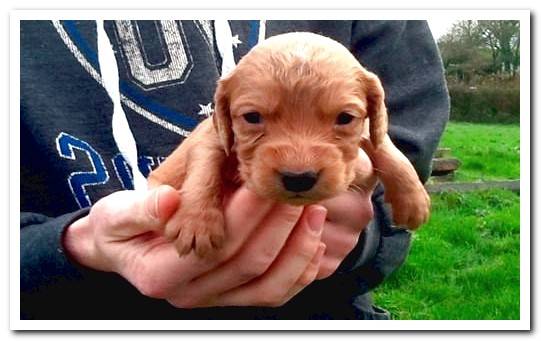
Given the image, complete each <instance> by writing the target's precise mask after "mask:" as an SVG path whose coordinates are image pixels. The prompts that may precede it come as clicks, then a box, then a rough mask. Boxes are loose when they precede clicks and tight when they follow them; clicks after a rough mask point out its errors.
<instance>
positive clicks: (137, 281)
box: [21, 20, 448, 319]
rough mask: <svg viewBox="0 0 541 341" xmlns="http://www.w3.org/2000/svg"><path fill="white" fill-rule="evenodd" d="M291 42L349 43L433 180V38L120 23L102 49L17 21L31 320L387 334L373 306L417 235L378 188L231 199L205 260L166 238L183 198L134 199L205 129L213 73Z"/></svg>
mask: <svg viewBox="0 0 541 341" xmlns="http://www.w3.org/2000/svg"><path fill="white" fill-rule="evenodd" d="M290 31H309V32H310V31H311V32H317V33H319V34H322V35H325V36H328V37H331V38H333V39H335V40H337V41H339V42H341V43H342V44H343V45H345V46H346V47H348V48H350V49H351V51H352V52H353V54H354V55H355V56H356V57H357V58H358V59H359V60H360V61H361V62H362V64H363V65H364V66H365V67H367V69H369V70H371V71H372V72H374V73H375V74H377V75H378V76H379V77H380V79H381V80H382V83H383V87H384V88H385V90H386V94H387V100H386V103H387V107H388V109H389V113H390V130H389V134H390V136H391V137H392V138H393V140H394V141H395V143H396V144H397V146H398V147H399V148H401V149H402V151H403V152H404V153H405V154H406V155H407V156H408V158H409V159H410V160H411V161H412V163H413V164H414V166H415V168H416V170H417V172H418V174H419V176H420V178H421V179H422V180H426V179H427V177H428V175H429V165H430V160H431V157H432V153H433V151H434V149H435V148H436V146H437V142H438V140H439V137H440V136H441V132H442V130H443V126H444V124H445V122H446V120H447V115H448V98H447V92H446V88H445V83H444V80H443V73H442V66H441V61H440V59H439V56H438V53H437V49H436V47H435V44H434V41H433V40H432V37H431V35H430V32H429V30H428V27H427V25H426V23H425V22H417V21H411V22H373V21H358V22H351V21H334V22H333V21H291V22H289V21H276V22H275V21H268V22H259V21H229V22H209V21H153V22H146V21H142V22H134V21H122V20H120V21H114V22H105V31H103V32H105V34H106V35H107V37H108V40H109V41H110V42H111V44H112V45H110V46H109V47H108V48H109V50H107V47H105V48H104V47H103V46H104V45H103V33H100V32H102V27H101V26H100V25H96V23H94V22H90V21H81V22H74V21H51V22H44V21H29V22H22V23H21V134H22V135H21V210H22V211H25V212H24V213H21V318H31V319H55V318H64V319H69V318H87V319H92V318H100V319H209V318H212V319H216V318H224V319H250V318H266V319H268V318H279V319H291V318H293V319H308V318H336V319H353V318H358V319H387V318H389V314H388V313H387V312H385V311H383V310H381V309H379V308H377V307H375V306H373V305H372V303H371V300H370V297H369V291H370V290H371V289H372V288H374V287H375V286H377V285H378V284H380V283H381V282H382V281H383V280H384V279H385V278H386V277H387V276H388V275H389V274H390V273H391V272H392V271H394V270H395V269H396V268H397V267H398V266H399V265H400V264H401V263H402V262H403V261H404V259H405V257H406V254H407V250H408V247H409V239H410V235H409V233H408V232H406V231H404V230H402V229H399V228H395V227H394V226H393V224H392V222H391V221H390V216H389V212H388V211H387V209H386V208H385V205H384V204H383V192H382V189H381V187H379V188H377V189H376V190H375V191H374V194H373V195H370V193H359V192H345V193H343V194H340V195H338V196H336V197H334V198H331V199H328V200H325V201H323V202H320V203H318V204H315V205H309V206H306V207H297V206H289V205H284V204H279V203H275V202H272V201H269V200H266V199H262V198H260V197H258V196H256V195H255V194H253V193H252V192H251V191H249V190H248V189H246V188H245V187H240V188H237V187H236V186H235V185H234V184H228V185H227V186H226V192H227V193H228V194H227V195H226V198H225V199H224V205H225V215H224V218H225V221H226V224H225V226H226V228H227V229H228V231H227V234H228V235H230V236H233V237H232V238H229V239H227V241H226V243H225V244H224V245H223V248H221V249H220V251H219V252H218V253H217V254H216V255H215V257H212V258H199V257H197V256H195V255H194V254H189V255H187V256H184V257H179V256H178V254H177V252H176V250H175V248H174V246H173V245H172V244H171V243H170V242H169V241H168V240H166V239H164V238H163V230H164V227H165V225H166V224H167V222H168V220H169V219H170V217H171V216H172V215H173V214H174V212H176V211H177V210H178V209H179V207H182V204H183V201H182V196H179V195H178V192H176V191H175V190H174V189H173V188H171V187H169V186H159V187H157V188H154V189H152V190H149V191H147V190H141V188H142V186H141V184H143V185H144V182H145V181H144V179H145V177H146V176H148V174H149V173H150V171H151V170H152V169H154V168H156V167H157V166H158V165H159V164H160V163H161V162H162V161H163V159H164V158H165V157H166V156H167V155H169V154H170V153H171V151H172V150H173V149H174V148H175V147H176V146H177V145H178V143H179V141H180V140H182V138H183V137H186V136H187V135H188V133H189V131H191V130H193V129H194V128H195V126H196V125H197V124H198V122H200V121H201V120H202V119H204V118H206V117H207V116H208V115H210V114H211V112H212V109H213V104H212V98H213V94H214V90H215V83H216V80H217V79H218V78H219V77H220V75H221V74H223V73H224V72H227V69H228V68H231V67H232V66H234V64H235V63H236V62H237V61H238V60H239V59H240V58H241V57H242V56H243V55H244V54H246V53H247V52H248V51H249V50H250V49H251V47H253V46H254V45H255V44H256V43H257V41H258V40H260V39H264V37H269V36H273V35H277V34H280V33H284V32H290ZM100 34H101V37H102V40H101V42H102V43H100ZM376 38H377V39H376ZM100 44H101V45H100ZM109 52H110V55H109V56H108V55H107V53H109ZM113 52H114V57H112V58H111V56H113ZM112 60H113V61H112ZM115 64H116V65H115ZM111 67H113V71H114V72H112V73H114V74H116V75H117V77H119V79H117V80H113V81H111V79H110V78H107V77H105V75H106V74H111V72H110V70H111ZM51 70H55V71H54V72H51ZM119 108H120V109H121V112H119ZM119 114H120V115H119ZM366 161H367V162H364V163H363V164H365V167H367V168H370V162H369V160H366ZM366 171H367V172H370V171H371V170H370V169H367V170H366ZM134 188H135V189H136V191H131V190H132V189H134ZM51 198H54V200H53V199H51ZM29 212H33V213H29ZM38 212H39V213H38Z"/></svg>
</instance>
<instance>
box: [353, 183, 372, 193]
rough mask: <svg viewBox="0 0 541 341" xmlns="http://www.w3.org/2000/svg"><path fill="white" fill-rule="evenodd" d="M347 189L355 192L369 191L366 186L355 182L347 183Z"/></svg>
mask: <svg viewBox="0 0 541 341" xmlns="http://www.w3.org/2000/svg"><path fill="white" fill-rule="evenodd" d="M348 191H351V192H356V193H369V190H368V188H366V187H364V186H362V185H357V184H351V185H349V187H348Z"/></svg>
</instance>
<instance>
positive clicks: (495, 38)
mask: <svg viewBox="0 0 541 341" xmlns="http://www.w3.org/2000/svg"><path fill="white" fill-rule="evenodd" d="M519 25H520V23H519V22H518V21H516V20H480V21H479V22H478V27H479V29H480V31H481V35H482V37H483V42H484V43H485V44H486V45H487V46H488V47H489V48H490V50H491V52H492V63H493V65H494V67H495V68H498V67H501V68H502V71H503V72H507V73H511V74H513V75H514V74H515V72H516V71H517V70H518V67H519V65H520V34H519V33H520V32H519V31H520V26H519Z"/></svg>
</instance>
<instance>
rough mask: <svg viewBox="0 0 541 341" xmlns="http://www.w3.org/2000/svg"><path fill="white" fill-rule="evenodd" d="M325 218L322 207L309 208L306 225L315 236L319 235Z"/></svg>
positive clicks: (325, 211)
mask: <svg viewBox="0 0 541 341" xmlns="http://www.w3.org/2000/svg"><path fill="white" fill-rule="evenodd" d="M326 217H327V209H326V208H325V207H323V206H319V205H315V206H311V207H310V212H308V225H309V226H310V229H311V230H312V231H313V232H315V233H316V234H320V233H321V231H323V224H324V223H325V218H326Z"/></svg>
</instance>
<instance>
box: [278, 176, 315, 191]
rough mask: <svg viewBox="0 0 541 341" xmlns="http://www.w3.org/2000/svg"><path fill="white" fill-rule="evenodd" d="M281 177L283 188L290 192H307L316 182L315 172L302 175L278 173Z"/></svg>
mask: <svg viewBox="0 0 541 341" xmlns="http://www.w3.org/2000/svg"><path fill="white" fill-rule="evenodd" d="M280 175H281V176H282V183H283V184H284V187H285V188H286V189H287V190H288V191H291V192H296V193H298V192H304V191H308V190H309V189H311V188H312V187H314V185H315V184H316V182H317V173H316V172H304V173H292V172H280Z"/></svg>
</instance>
